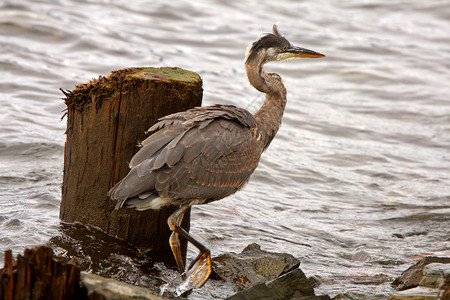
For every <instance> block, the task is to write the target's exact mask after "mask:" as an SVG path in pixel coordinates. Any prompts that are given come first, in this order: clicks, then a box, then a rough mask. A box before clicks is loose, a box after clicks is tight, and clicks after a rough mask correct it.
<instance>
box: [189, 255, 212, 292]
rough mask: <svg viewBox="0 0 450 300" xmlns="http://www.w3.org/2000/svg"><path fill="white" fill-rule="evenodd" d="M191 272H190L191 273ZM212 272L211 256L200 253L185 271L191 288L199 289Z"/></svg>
mask: <svg viewBox="0 0 450 300" xmlns="http://www.w3.org/2000/svg"><path fill="white" fill-rule="evenodd" d="M191 270H192V271H191ZM211 271H212V264H211V255H210V254H209V253H205V252H201V253H200V254H199V255H198V256H197V258H196V259H195V260H194V261H193V262H192V264H191V266H189V269H188V270H187V273H188V278H187V280H188V281H189V282H190V285H191V286H192V288H195V287H201V286H202V285H203V284H204V283H205V281H206V280H207V279H208V277H209V275H210V274H211Z"/></svg>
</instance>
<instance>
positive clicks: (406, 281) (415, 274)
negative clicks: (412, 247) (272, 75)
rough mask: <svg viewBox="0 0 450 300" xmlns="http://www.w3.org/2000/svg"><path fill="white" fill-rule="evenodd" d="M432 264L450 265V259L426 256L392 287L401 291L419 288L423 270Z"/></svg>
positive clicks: (396, 280)
mask: <svg viewBox="0 0 450 300" xmlns="http://www.w3.org/2000/svg"><path fill="white" fill-rule="evenodd" d="M431 263H442V264H450V257H435V256H426V257H424V258H422V259H421V260H420V261H418V262H417V263H416V264H415V265H413V266H411V267H410V268H409V269H408V270H406V271H405V272H403V273H402V275H401V276H400V277H399V278H397V279H395V280H394V282H393V283H392V285H393V286H394V287H395V289H396V290H399V291H401V290H406V289H410V288H414V287H417V286H418V285H419V283H420V280H421V279H422V272H423V269H424V268H425V266H426V265H429V264H431Z"/></svg>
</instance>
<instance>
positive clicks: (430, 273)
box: [419, 263, 450, 288]
mask: <svg viewBox="0 0 450 300" xmlns="http://www.w3.org/2000/svg"><path fill="white" fill-rule="evenodd" d="M446 282H448V283H450V263H448V264H442V263H431V264H429V265H427V266H425V268H423V272H422V279H421V280H420V283H419V285H420V286H426V287H430V288H440V287H441V286H443V285H444V284H445V283H446Z"/></svg>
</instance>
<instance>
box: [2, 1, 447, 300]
mask: <svg viewBox="0 0 450 300" xmlns="http://www.w3.org/2000/svg"><path fill="white" fill-rule="evenodd" d="M448 20H450V9H449V5H448V1H414V2H411V1H389V2H388V1H381V0H378V1H370V2H368V1H356V0H355V1H345V2H344V1H340V2H339V1H302V2H300V3H299V2H297V1H276V2H274V1H249V2H243V1H240V2H239V3H238V2H237V1H236V2H228V1H195V2H192V1H172V2H167V1H69V0H61V1H50V0H42V1H12V0H10V1H6V2H5V1H1V2H0V69H1V74H2V76H1V77H0V91H1V93H0V260H2V259H3V252H4V250H6V249H12V250H13V251H14V253H21V252H22V251H23V249H24V248H25V247H32V246H34V245H38V244H41V243H45V242H47V241H48V240H49V239H50V238H52V237H55V236H60V239H61V240H62V241H64V240H65V239H69V238H68V237H66V236H65V235H64V234H62V233H61V231H60V230H61V227H60V225H59V220H58V213H59V202H60V185H61V182H62V167H63V150H64V141H65V136H64V131H65V127H66V124H65V120H63V121H61V120H60V118H61V116H62V115H63V112H62V111H63V110H64V108H65V106H64V104H63V101H62V100H61V97H62V94H61V93H60V91H59V88H63V89H73V88H74V86H75V85H76V84H78V83H81V82H86V81H88V80H89V79H91V78H94V77H98V75H100V74H102V75H107V74H109V73H110V71H112V70H115V69H120V68H126V67H132V66H178V67H182V68H186V69H189V70H192V71H196V72H198V73H199V74H200V75H201V76H202V78H203V80H204V89H205V93H204V100H203V103H204V104H205V105H208V104H213V103H225V104H235V105H239V106H243V107H245V108H247V109H249V110H250V111H252V112H254V111H255V110H256V109H257V107H258V105H260V103H261V101H262V100H263V96H262V95H261V94H260V93H259V92H257V91H256V90H254V89H253V88H252V87H251V86H249V84H248V82H247V79H246V77H245V73H244V70H243V67H242V62H243V57H244V54H245V49H246V47H247V46H248V45H249V44H250V43H251V42H252V41H254V40H255V39H256V38H257V37H258V36H259V35H260V34H261V33H263V32H268V31H270V30H271V26H272V24H273V23H275V22H276V23H278V26H279V30H280V32H281V33H282V34H284V35H285V36H286V37H287V38H288V39H289V40H290V41H291V42H292V43H293V44H297V45H300V46H303V47H306V48H309V49H312V50H316V51H318V52H321V53H324V54H326V55H327V57H326V58H325V59H304V60H299V61H295V62H286V63H279V64H269V65H267V66H266V69H267V70H269V71H271V72H277V73H279V74H281V75H282V76H283V78H284V80H285V83H286V86H287V89H288V105H287V109H286V113H285V117H284V122H283V126H282V128H281V129H280V131H279V133H278V135H277V137H276V138H275V140H274V141H273V143H272V145H271V146H270V148H269V149H268V150H267V151H266V153H265V154H264V155H263V158H262V160H261V163H260V165H259V168H258V169H257V170H256V172H255V174H254V175H253V177H252V180H251V181H250V183H249V184H248V185H247V186H246V187H245V189H244V190H243V191H241V192H239V193H237V194H236V195H234V196H232V197H229V198H227V199H226V200H222V201H218V202H216V203H212V204H209V205H206V206H200V207H196V208H195V209H194V210H193V212H192V222H191V232H192V233H193V234H195V235H196V236H198V237H199V238H200V239H202V240H203V241H204V242H205V243H206V244H207V245H209V247H210V248H211V249H212V251H213V255H218V254H220V253H224V252H229V251H234V252H240V251H241V250H242V249H243V248H244V247H245V246H246V245H247V244H249V243H252V242H256V243H259V244H260V245H261V246H262V248H263V249H264V250H269V251H282V252H288V253H291V254H293V255H295V256H296V257H298V258H300V259H301V261H302V269H303V270H304V272H305V273H306V274H307V276H315V277H317V278H319V279H320V281H321V282H322V284H321V286H319V287H318V288H317V289H316V291H317V292H319V293H327V294H329V295H331V296H333V295H336V294H339V293H342V294H346V295H347V296H349V297H353V298H355V299H360V298H363V297H367V298H372V299H373V298H376V297H379V298H384V297H386V295H388V294H389V293H390V292H391V288H390V282H391V281H392V280H393V279H394V278H395V277H396V276H398V275H399V274H400V273H401V271H402V270H404V269H406V268H407V267H408V266H409V265H411V264H412V263H413V260H414V259H417V258H418V257H420V256H422V255H426V254H444V255H450V254H449V249H450V238H449V233H448V232H449V231H448V228H450V201H449V200H450V184H449V174H450V172H449V171H450V163H449V161H450V158H449V149H450V117H449V116H450V104H449V103H450V102H449V99H450V85H449V82H450V38H449V35H448V32H449V31H450V22H449V21H448ZM217 216H220V217H217ZM61 240H60V242H61ZM97 240H98V239H97ZM99 245H103V244H102V243H100V242H99ZM104 245H105V247H104V248H103V250H102V249H97V248H95V249H94V248H92V249H89V245H83V246H79V248H78V250H77V251H78V252H79V253H80V251H81V252H82V253H91V252H92V253H102V255H103V256H105V257H104V258H103V260H104V261H112V262H119V261H121V262H122V263H123V264H124V265H125V266H126V265H128V266H129V268H128V269H127V267H114V263H112V264H111V265H107V266H106V267H104V265H102V264H97V265H96V266H93V264H94V263H93V262H89V257H88V258H87V261H86V262H84V263H85V264H86V265H87V266H90V269H91V270H93V271H96V272H98V273H101V274H106V275H110V276H116V277H119V278H122V279H123V278H124V277H126V275H124V276H122V277H120V274H135V273H133V272H132V270H134V269H133V266H132V265H133V263H130V260H129V258H127V257H126V256H120V255H118V254H115V253H112V254H109V252H108V251H106V250H104V249H105V248H106V249H110V248H107V245H108V243H107V242H105V243H104ZM83 247H84V248H83ZM86 247H87V248H86ZM92 247H93V246H92ZM80 249H81V250H80ZM82 250H83V251H82ZM102 251H103V252H102ZM61 252H64V251H63V250H61ZM69 252H70V251H69ZM69 252H68V253H62V254H66V255H69V254H70V253H69ZM105 253H106V254H105ZM194 255H195V251H194V249H192V248H190V250H189V256H190V257H192V256H194ZM154 268H156V269H158V268H159V269H160V272H161V274H162V275H161V276H162V277H167V276H169V277H170V276H175V273H174V272H172V271H170V270H165V269H164V268H163V267H161V266H159V267H154ZM117 274H119V275H117ZM129 276H131V275H129ZM135 277H136V276H135ZM138 277H139V276H138ZM125 279H127V278H125ZM133 280H134V279H133V278H131V279H130V278H128V281H133ZM155 280H156V281H157V279H148V280H147V281H146V280H143V281H141V282H139V283H140V284H142V285H144V286H146V285H147V286H149V285H152V284H155ZM232 290H233V288H232V287H230V286H228V285H226V284H223V283H220V282H219V281H216V282H214V281H210V282H208V283H207V284H206V286H205V287H204V288H203V289H201V290H199V291H195V292H194V293H193V294H191V296H190V297H191V298H211V297H215V298H221V297H225V296H226V295H227V294H230V293H231V292H232Z"/></svg>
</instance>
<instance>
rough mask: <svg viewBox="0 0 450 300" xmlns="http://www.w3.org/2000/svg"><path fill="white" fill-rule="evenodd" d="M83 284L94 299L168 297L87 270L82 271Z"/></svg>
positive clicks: (89, 297)
mask: <svg viewBox="0 0 450 300" xmlns="http://www.w3.org/2000/svg"><path fill="white" fill-rule="evenodd" d="M81 285H82V286H83V287H84V288H86V290H87V297H88V299H93V300H94V299H95V300H128V299H142V300H163V299H166V298H163V297H161V296H159V295H156V294H154V293H153V292H151V291H150V290H148V289H145V288H142V287H138V286H134V285H131V284H128V283H124V282H121V281H117V280H114V279H109V278H105V277H102V276H98V275H95V274H90V273H87V272H81Z"/></svg>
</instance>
